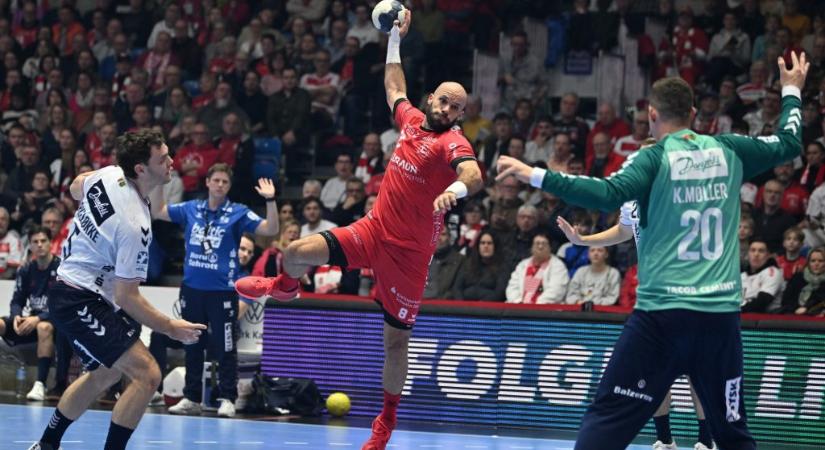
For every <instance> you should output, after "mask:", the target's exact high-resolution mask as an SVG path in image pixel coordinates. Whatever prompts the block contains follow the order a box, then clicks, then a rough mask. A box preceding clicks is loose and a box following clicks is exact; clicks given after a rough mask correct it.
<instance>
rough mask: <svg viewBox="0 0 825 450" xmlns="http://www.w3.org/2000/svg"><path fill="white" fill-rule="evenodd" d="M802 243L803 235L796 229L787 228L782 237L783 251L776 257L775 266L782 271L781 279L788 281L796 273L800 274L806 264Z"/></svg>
mask: <svg viewBox="0 0 825 450" xmlns="http://www.w3.org/2000/svg"><path fill="white" fill-rule="evenodd" d="M804 241H805V235H804V234H803V233H802V230H800V229H799V228H797V227H791V228H788V229H787V230H785V234H784V235H783V236H782V248H783V249H784V250H785V251H784V252H783V253H782V254H781V255H779V256H777V257H776V264H777V265H778V266H779V268H780V269H782V277H783V278H784V279H785V281H788V280H790V279H791V277H793V276H794V275H795V274H796V273H797V272H801V271H802V269H804V268H805V265H806V264H807V262H808V260H807V259H806V258H805V257H804V256H802V243H803V242H804Z"/></svg>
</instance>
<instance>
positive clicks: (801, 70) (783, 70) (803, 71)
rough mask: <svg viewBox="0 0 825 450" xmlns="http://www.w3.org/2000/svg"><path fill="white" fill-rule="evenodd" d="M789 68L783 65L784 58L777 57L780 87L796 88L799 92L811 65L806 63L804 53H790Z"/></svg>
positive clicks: (803, 85)
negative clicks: (790, 63)
mask: <svg viewBox="0 0 825 450" xmlns="http://www.w3.org/2000/svg"><path fill="white" fill-rule="evenodd" d="M791 62H792V65H791V68H790V70H788V66H787V65H786V64H785V58H783V57H781V56H780V57H779V59H778V60H777V63H778V64H779V84H781V85H782V86H796V87H798V88H799V89H800V90H801V89H802V88H803V87H805V78H806V77H807V76H808V69H810V68H811V63H809V62H808V60H807V57H806V56H805V52H800V54H799V55H797V54H796V52H791Z"/></svg>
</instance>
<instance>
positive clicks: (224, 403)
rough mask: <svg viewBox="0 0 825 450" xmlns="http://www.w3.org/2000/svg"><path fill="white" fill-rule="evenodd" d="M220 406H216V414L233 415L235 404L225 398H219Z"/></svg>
mask: <svg viewBox="0 0 825 450" xmlns="http://www.w3.org/2000/svg"><path fill="white" fill-rule="evenodd" d="M218 401H219V402H221V406H220V407H219V408H218V415H219V416H221V417H235V404H234V403H232V402H231V401H229V400H227V399H225V398H219V399H218Z"/></svg>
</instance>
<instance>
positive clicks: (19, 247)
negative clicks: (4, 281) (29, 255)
mask: <svg viewBox="0 0 825 450" xmlns="http://www.w3.org/2000/svg"><path fill="white" fill-rule="evenodd" d="M22 262H23V243H22V241H21V240H20V235H19V234H17V231H14V230H9V231H7V232H6V235H5V236H3V237H2V238H0V273H3V272H5V271H6V270H8V268H9V267H19V266H20V264H22Z"/></svg>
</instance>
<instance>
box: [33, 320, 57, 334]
mask: <svg viewBox="0 0 825 450" xmlns="http://www.w3.org/2000/svg"><path fill="white" fill-rule="evenodd" d="M52 334H54V325H52V323H51V322H40V323H38V324H37V336H39V337H43V336H46V337H48V336H51V335H52Z"/></svg>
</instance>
